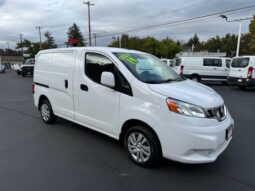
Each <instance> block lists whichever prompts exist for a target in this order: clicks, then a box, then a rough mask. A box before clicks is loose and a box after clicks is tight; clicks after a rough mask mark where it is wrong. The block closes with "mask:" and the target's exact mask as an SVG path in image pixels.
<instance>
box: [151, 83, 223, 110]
mask: <svg viewBox="0 0 255 191" xmlns="http://www.w3.org/2000/svg"><path fill="white" fill-rule="evenodd" d="M149 87H150V89H151V90H152V91H154V92H157V93H159V94H162V95H165V96H167V97H169V98H173V99H177V100H180V101H184V102H187V103H191V104H194V105H198V106H200V107H203V108H213V107H218V106H220V105H222V104H223V103H224V101H223V99H222V97H221V96H220V95H219V94H217V93H216V92H215V91H214V90H213V89H212V88H210V87H208V86H205V85H203V84H200V83H198V82H194V81H191V80H184V81H181V82H171V83H165V84H149Z"/></svg>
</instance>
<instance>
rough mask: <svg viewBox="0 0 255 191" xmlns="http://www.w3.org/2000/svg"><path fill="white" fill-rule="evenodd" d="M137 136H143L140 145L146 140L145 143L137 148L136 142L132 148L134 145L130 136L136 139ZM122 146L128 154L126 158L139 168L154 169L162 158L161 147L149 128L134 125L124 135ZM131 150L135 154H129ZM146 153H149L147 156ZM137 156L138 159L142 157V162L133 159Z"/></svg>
mask: <svg viewBox="0 0 255 191" xmlns="http://www.w3.org/2000/svg"><path fill="white" fill-rule="evenodd" d="M136 135H137V136H136ZM139 135H142V136H143V138H142V139H141V142H140V144H142V140H143V141H144V140H146V142H145V143H143V144H142V146H141V145H140V147H139V144H138V141H137V142H136V144H135V145H136V146H134V144H133V143H132V142H131V141H130V140H131V139H132V140H134V139H133V138H132V136H136V137H137V139H138V137H139ZM124 145H125V149H126V152H127V154H128V157H129V158H130V159H131V160H132V161H133V162H134V163H136V164H138V165H140V166H143V167H155V166H156V165H157V164H158V163H159V161H160V159H161V158H162V154H161V147H160V143H159V141H158V139H157V136H156V135H155V133H154V132H153V131H151V130H150V129H149V128H146V127H144V126H141V125H136V126H133V127H131V128H129V129H128V130H127V131H126V133H125V135H124ZM131 147H132V148H131ZM138 147H139V148H138ZM148 147H149V149H148ZM145 148H146V149H145ZM139 149H140V150H139ZM131 150H132V151H133V152H135V153H131ZM138 150H139V151H138ZM148 150H149V151H148ZM144 153H145V154H144ZM148 153H149V155H148ZM137 154H138V156H140V158H142V157H141V155H143V160H144V161H141V160H142V159H141V160H139V159H138V157H137V158H135V156H134V155H136V156H137ZM146 155H148V156H146Z"/></svg>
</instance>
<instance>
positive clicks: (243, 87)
mask: <svg viewBox="0 0 255 191" xmlns="http://www.w3.org/2000/svg"><path fill="white" fill-rule="evenodd" d="M238 88H239V89H241V90H245V89H246V86H241V85H239V86H238Z"/></svg>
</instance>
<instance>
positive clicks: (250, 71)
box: [247, 67, 253, 79]
mask: <svg viewBox="0 0 255 191" xmlns="http://www.w3.org/2000/svg"><path fill="white" fill-rule="evenodd" d="M252 73H253V68H252V67H250V68H249V69H248V74H247V78H248V79H251V78H252Z"/></svg>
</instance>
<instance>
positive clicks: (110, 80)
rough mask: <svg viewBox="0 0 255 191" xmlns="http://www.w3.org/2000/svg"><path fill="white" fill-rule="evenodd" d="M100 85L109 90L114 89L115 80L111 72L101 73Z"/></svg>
mask: <svg viewBox="0 0 255 191" xmlns="http://www.w3.org/2000/svg"><path fill="white" fill-rule="evenodd" d="M101 84H102V85H105V86H107V87H109V88H114V87H115V78H114V75H113V73H111V72H103V73H102V75H101Z"/></svg>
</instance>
